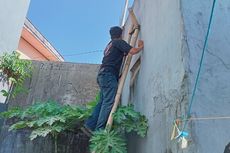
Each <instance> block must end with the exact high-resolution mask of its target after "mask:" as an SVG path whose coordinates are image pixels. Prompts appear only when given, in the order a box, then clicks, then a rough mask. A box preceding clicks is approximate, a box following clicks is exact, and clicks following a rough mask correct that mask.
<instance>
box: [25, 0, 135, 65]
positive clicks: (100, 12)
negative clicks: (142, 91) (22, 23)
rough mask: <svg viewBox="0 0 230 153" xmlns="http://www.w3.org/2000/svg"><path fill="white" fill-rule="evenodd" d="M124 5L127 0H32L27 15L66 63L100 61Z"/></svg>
mask: <svg viewBox="0 0 230 153" xmlns="http://www.w3.org/2000/svg"><path fill="white" fill-rule="evenodd" d="M124 5H125V0H88V1H87V0H31V2H30V7H29V11H28V13H27V17H28V18H29V20H30V21H31V22H32V24H33V25H34V26H35V27H36V28H37V29H38V31H40V32H41V33H42V35H43V36H45V37H46V39H47V40H48V41H49V42H50V43H51V44H52V45H53V46H54V47H55V48H56V49H57V50H58V51H59V53H61V54H62V55H63V57H64V59H65V61H66V62H75V63H93V64H100V63H101V60H102V57H103V51H102V50H104V48H105V46H106V44H107V43H108V41H109V40H110V36H109V32H108V31H109V29H110V27H111V26H115V25H119V24H120V19H121V16H122V11H123V7H124ZM130 5H131V3H130ZM85 52H92V53H89V54H82V53H85Z"/></svg>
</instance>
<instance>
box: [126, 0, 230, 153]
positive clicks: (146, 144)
mask: <svg viewBox="0 0 230 153" xmlns="http://www.w3.org/2000/svg"><path fill="white" fill-rule="evenodd" d="M211 5H212V0H204V1H200V0H194V1H191V0H174V1H172V0H164V1H162V0H145V1H142V0H135V2H134V5H133V7H134V12H135V14H136V16H137V19H138V21H139V22H140V25H141V32H140V36H139V38H140V39H143V40H144V43H145V47H144V51H143V52H142V53H140V54H139V55H135V56H134V57H133V60H132V64H131V67H132V65H133V64H134V63H135V61H136V60H137V59H138V58H139V57H140V58H141V69H140V72H139V74H138V76H137V79H136V81H135V84H134V86H133V87H132V88H130V78H131V75H132V73H131V72H130V73H129V74H128V77H127V80H126V84H125V87H124V90H123V95H122V103H124V104H127V102H129V101H131V103H133V104H134V105H135V109H136V110H138V111H140V112H142V113H143V114H145V115H146V116H147V118H148V119H149V131H148V134H147V137H146V138H138V137H136V136H135V135H130V136H129V137H130V138H129V152H130V153H182V152H183V153H217V152H218V153H220V152H223V151H224V148H225V145H227V144H228V142H229V141H230V138H229V137H230V134H229V132H228V131H229V125H230V124H229V120H207V121H192V122H189V124H188V127H186V129H185V130H186V131H188V132H189V134H190V135H189V137H188V138H187V139H188V141H189V146H188V148H186V149H181V147H180V143H178V142H177V140H174V141H171V140H170V136H171V131H172V128H173V121H174V120H175V119H176V118H179V117H184V116H185V115H186V113H187V109H188V102H189V99H190V97H191V91H192V89H193V85H194V80H195V75H196V73H197V70H198V65H199V59H200V55H201V52H202V45H203V42H204V37H205V32H206V30H207V25H208V20H209V15H210V9H211ZM229 8H230V2H229V1H226V0H219V1H218V3H217V8H216V13H215V16H214V21H213V22H214V25H213V27H212V29H213V30H212V31H211V35H210V40H209V46H208V52H207V53H206V55H205V62H204V67H203V69H202V72H201V79H200V84H199V86H198V90H197V95H196V97H195V101H194V105H193V107H192V115H193V116H194V117H210V116H228V115H230V114H229V111H228V108H229V106H230V103H229V102H230V97H229V94H228V91H230V86H229V81H227V79H228V78H229V75H230V72H229V60H228V58H229V57H230V56H229V53H230V52H229V50H230V46H229V44H228V42H229V32H230V31H229V27H230V26H229V22H230V18H229V14H230V9H229ZM130 25H131V21H130V18H128V21H127V22H126V26H125V29H126V34H125V37H126V38H127V36H128V34H127V31H128V29H129V27H130ZM182 127H183V124H180V128H182Z"/></svg>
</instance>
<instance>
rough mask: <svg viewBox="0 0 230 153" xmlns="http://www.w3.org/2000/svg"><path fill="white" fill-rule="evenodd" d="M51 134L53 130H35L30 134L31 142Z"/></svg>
mask: <svg viewBox="0 0 230 153" xmlns="http://www.w3.org/2000/svg"><path fill="white" fill-rule="evenodd" d="M51 132H52V130H51V129H50V128H38V129H35V130H33V131H32V133H31V134H30V140H34V139H36V138H37V137H39V136H41V137H46V136H47V135H48V134H50V133H51Z"/></svg>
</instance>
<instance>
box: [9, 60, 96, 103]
mask: <svg viewBox="0 0 230 153" xmlns="http://www.w3.org/2000/svg"><path fill="white" fill-rule="evenodd" d="M98 69H99V65H96V64H74V63H66V62H64V63H60V62H48V61H46V62H45V61H44V62H38V61H33V74H32V77H31V78H29V79H28V80H26V81H25V87H26V88H27V89H28V93H24V94H19V95H18V96H17V97H16V98H11V99H10V100H9V106H10V107H11V106H17V105H19V106H27V105H31V104H32V103H35V102H37V101H47V100H55V101H57V102H59V103H61V104H84V103H86V102H89V101H91V100H93V99H94V98H95V95H96V93H97V91H98V85H97V82H96V76H97V72H98Z"/></svg>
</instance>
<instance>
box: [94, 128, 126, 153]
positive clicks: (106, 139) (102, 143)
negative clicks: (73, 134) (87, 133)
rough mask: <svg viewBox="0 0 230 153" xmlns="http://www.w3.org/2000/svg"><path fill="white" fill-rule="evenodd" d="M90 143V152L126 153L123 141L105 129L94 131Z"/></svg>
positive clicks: (111, 131) (116, 133)
mask: <svg viewBox="0 0 230 153" xmlns="http://www.w3.org/2000/svg"><path fill="white" fill-rule="evenodd" d="M90 142H91V145H90V150H91V151H92V152H96V153H127V148H126V147H127V146H126V142H125V140H124V139H123V138H122V136H121V135H119V134H118V132H116V131H114V130H110V129H105V130H100V131H96V132H94V136H93V137H92V138H91V139H90Z"/></svg>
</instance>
